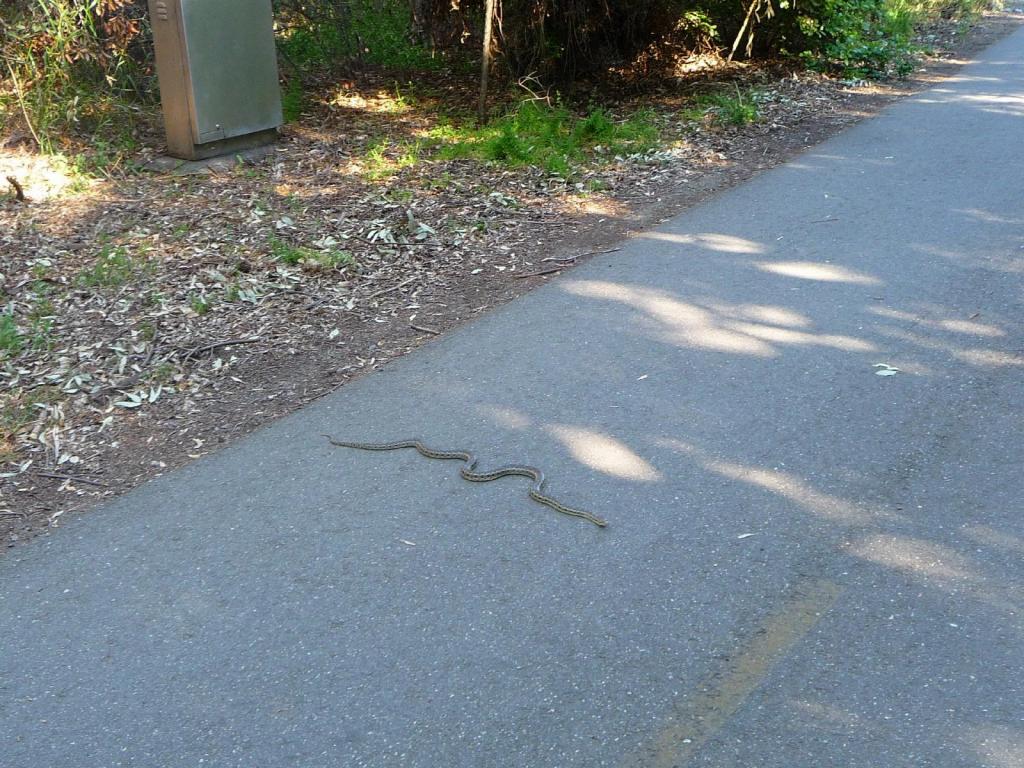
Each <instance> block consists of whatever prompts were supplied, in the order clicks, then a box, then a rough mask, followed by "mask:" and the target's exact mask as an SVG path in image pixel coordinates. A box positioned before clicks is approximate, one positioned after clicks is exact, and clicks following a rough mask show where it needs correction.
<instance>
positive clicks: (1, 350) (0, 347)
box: [0, 314, 25, 360]
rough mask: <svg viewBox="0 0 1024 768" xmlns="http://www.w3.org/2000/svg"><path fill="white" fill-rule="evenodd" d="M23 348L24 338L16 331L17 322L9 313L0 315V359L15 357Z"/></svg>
mask: <svg viewBox="0 0 1024 768" xmlns="http://www.w3.org/2000/svg"><path fill="white" fill-rule="evenodd" d="M24 348H25V340H24V338H22V335H21V333H20V332H19V331H18V324H17V323H16V322H14V317H13V316H12V315H9V314H3V315H0V360H3V359H5V358H8V357H16V356H17V355H18V354H19V353H20V352H21V350H22V349H24Z"/></svg>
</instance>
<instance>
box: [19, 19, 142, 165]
mask: <svg viewBox="0 0 1024 768" xmlns="http://www.w3.org/2000/svg"><path fill="white" fill-rule="evenodd" d="M0 29H2V31H3V37H2V41H0V129H3V128H4V127H5V125H6V124H9V123H11V122H15V121H17V122H24V123H26V125H25V128H26V129H27V130H28V131H29V132H31V133H32V134H33V135H34V136H35V137H36V138H37V139H38V141H39V144H40V148H41V149H42V150H43V151H46V152H53V151H54V149H55V146H56V143H55V142H56V139H57V138H58V137H59V136H61V135H65V134H70V133H82V134H85V133H88V134H90V136H96V135H99V136H100V137H101V138H102V139H104V140H105V141H107V142H108V146H114V145H120V144H122V143H124V141H126V138H125V137H130V136H131V133H132V129H133V128H134V126H135V124H136V117H137V113H138V109H137V105H138V103H139V102H140V101H146V100H147V99H146V96H145V94H146V92H147V91H151V90H152V89H150V88H149V82H148V79H147V71H148V70H147V66H148V55H149V54H148V46H146V45H145V44H144V43H145V39H146V37H147V35H148V26H147V22H146V14H145V4H144V3H142V2H140V0H18V1H16V2H10V1H8V2H7V3H5V4H4V7H3V8H2V9H0ZM104 137H105V138H104Z"/></svg>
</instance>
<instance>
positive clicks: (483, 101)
mask: <svg viewBox="0 0 1024 768" xmlns="http://www.w3.org/2000/svg"><path fill="white" fill-rule="evenodd" d="M493 22H494V0H486V2H485V3H484V55H483V61H482V62H481V64H480V104H479V106H478V107H477V118H478V119H479V120H480V122H481V123H486V122H487V80H488V78H489V77H490V74H491V37H492V36H493V26H492V25H493Z"/></svg>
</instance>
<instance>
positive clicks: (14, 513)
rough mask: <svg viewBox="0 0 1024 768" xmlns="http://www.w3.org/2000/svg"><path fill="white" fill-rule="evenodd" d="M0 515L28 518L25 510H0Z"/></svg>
mask: <svg viewBox="0 0 1024 768" xmlns="http://www.w3.org/2000/svg"><path fill="white" fill-rule="evenodd" d="M0 517H20V518H21V519H22V520H28V514H27V513H25V512H8V511H7V510H0Z"/></svg>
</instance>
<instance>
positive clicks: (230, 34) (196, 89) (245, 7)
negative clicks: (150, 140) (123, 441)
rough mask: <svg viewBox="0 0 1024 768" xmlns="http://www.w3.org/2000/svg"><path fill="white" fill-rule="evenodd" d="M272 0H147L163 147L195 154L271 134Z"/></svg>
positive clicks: (275, 112)
mask: <svg viewBox="0 0 1024 768" xmlns="http://www.w3.org/2000/svg"><path fill="white" fill-rule="evenodd" d="M270 3H271V0H149V11H150V17H151V20H152V24H153V37H154V40H155V43H156V67H157V74H158V76H159V78H160V96H161V101H162V102H163V112H164V124H165V127H166V130H167V147H168V150H169V152H170V154H172V155H174V156H175V157H180V158H183V159H185V160H199V159H203V158H208V157H214V156H216V155H220V154H228V153H231V152H238V151H240V150H243V149H249V148H252V147H255V146H258V145H260V144H266V143H268V142H271V141H274V139H276V138H277V129H278V127H280V125H281V123H282V122H283V120H282V115H281V88H280V85H279V83H278V77H277V50H276V48H275V45H274V17H273V11H272V9H271V5H270Z"/></svg>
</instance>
